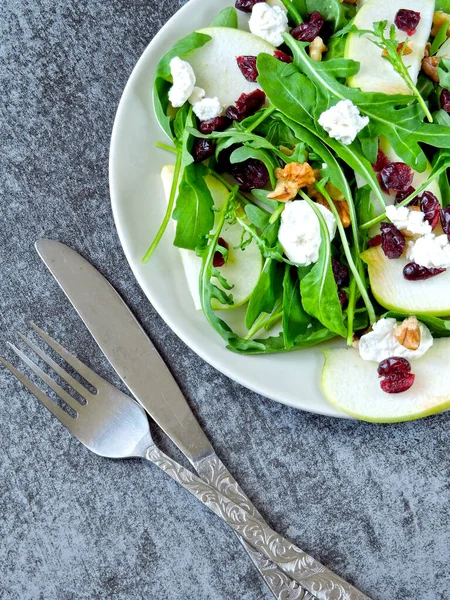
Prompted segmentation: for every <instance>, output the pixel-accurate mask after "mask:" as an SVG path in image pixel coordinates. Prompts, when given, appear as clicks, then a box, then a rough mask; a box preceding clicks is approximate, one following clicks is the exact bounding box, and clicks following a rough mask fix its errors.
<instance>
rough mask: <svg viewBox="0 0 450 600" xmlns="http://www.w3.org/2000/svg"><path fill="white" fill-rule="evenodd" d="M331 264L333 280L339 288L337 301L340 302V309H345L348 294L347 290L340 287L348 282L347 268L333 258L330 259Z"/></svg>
mask: <svg viewBox="0 0 450 600" xmlns="http://www.w3.org/2000/svg"><path fill="white" fill-rule="evenodd" d="M331 266H332V269H333V275H334V280H335V281H336V285H337V286H338V288H339V291H338V296H339V302H340V303H341V306H342V309H345V308H346V307H347V304H348V296H347V292H346V291H345V290H343V289H340V288H343V287H345V286H347V285H348V283H349V273H348V268H347V267H346V266H345V265H344V264H342V263H341V262H339V261H338V260H336V259H335V258H333V259H332V262H331Z"/></svg>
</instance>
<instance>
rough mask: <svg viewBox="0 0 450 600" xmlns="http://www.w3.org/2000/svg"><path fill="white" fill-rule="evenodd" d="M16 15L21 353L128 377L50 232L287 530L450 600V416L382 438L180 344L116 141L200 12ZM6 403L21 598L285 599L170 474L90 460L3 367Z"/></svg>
mask: <svg viewBox="0 0 450 600" xmlns="http://www.w3.org/2000/svg"><path fill="white" fill-rule="evenodd" d="M206 1H212V0H205V2H206ZM0 4H1V14H0V97H1V102H0V191H1V197H2V209H1V212H0V257H1V258H0V265H1V266H0V282H1V283H0V323H1V353H2V354H4V353H6V354H7V356H10V353H9V352H8V351H7V349H6V348H5V343H6V341H7V340H8V339H13V338H14V336H15V332H16V330H22V331H24V330H26V329H27V327H28V322H29V321H30V320H31V319H34V320H36V321H37V322H38V323H39V324H41V325H43V326H45V327H46V328H47V329H48V330H49V331H50V333H52V334H53V335H54V336H55V337H56V338H57V339H60V340H62V341H64V342H65V343H66V344H67V345H69V346H70V348H71V349H73V350H75V351H76V352H77V353H78V355H79V356H80V358H81V359H82V360H85V361H87V362H88V363H89V364H91V365H95V368H96V369H97V370H98V371H99V372H100V374H102V375H104V376H106V377H107V378H108V379H109V380H110V381H112V382H114V383H117V379H116V378H115V376H114V375H113V373H112V372H111V369H110V368H109V367H108V365H107V363H106V361H105V360H104V359H103V358H102V356H101V354H100V352H99V350H98V349H97V347H96V345H95V344H94V343H93V342H92V340H91V339H90V336H89V334H88V333H87V332H86V330H85V329H84V328H83V327H80V322H79V320H78V318H77V316H76V315H75V313H74V311H73V309H72V308H71V307H70V305H69V303H68V302H67V301H66V300H65V298H64V297H63V295H62V293H61V292H60V291H59V289H58V287H57V285H56V284H55V282H54V281H53V280H52V279H51V277H50V276H49V275H48V273H47V271H46V269H45V267H44V266H43V264H42V263H41V262H40V260H39V258H38V257H37V255H36V253H35V252H34V250H33V242H34V241H35V240H36V239H38V238H40V237H43V236H48V237H51V238H55V239H59V240H61V241H63V242H66V243H68V244H70V245H72V246H73V247H74V248H76V249H77V250H79V251H81V252H82V253H83V254H84V255H85V256H86V257H88V258H89V259H90V260H91V261H92V262H93V263H94V264H95V265H97V266H98V267H99V268H100V269H101V270H102V272H103V273H104V274H105V275H106V276H107V277H108V278H109V279H110V281H111V282H112V283H113V284H114V285H115V286H116V287H117V288H118V289H119V290H120V292H121V293H122V294H123V296H124V297H125V298H126V300H127V302H128V303H129V305H130V307H131V308H132V309H133V310H134V312H135V313H136V314H137V315H138V317H139V319H140V321H141V322H142V324H143V326H144V327H145V328H146V330H147V331H148V332H151V336H152V338H153V340H154V341H155V343H156V345H157V347H158V348H159V350H160V351H161V353H162V355H163V356H164V358H165V359H166V360H167V362H168V363H169V365H170V367H171V369H172V371H173V373H174V375H175V377H176V379H177V381H178V382H179V384H180V386H181V388H182V389H183V391H184V392H185V394H186V396H187V398H188V400H189V403H190V404H191V406H192V407H193V409H194V411H195V413H196V415H197V416H198V418H199V419H200V422H201V423H202V425H203V427H204V428H205V430H206V432H207V434H208V436H209V437H210V439H211V440H212V442H213V444H214V446H215V448H216V449H217V452H218V454H219V455H220V456H221V457H222V458H223V460H224V462H225V463H226V464H227V466H228V467H229V469H230V470H231V472H232V473H234V475H235V476H236V478H237V479H238V480H239V481H240V482H241V484H242V486H243V488H244V489H245V490H246V491H247V493H248V494H249V496H250V497H251V498H252V499H253V500H254V502H255V504H256V506H257V507H258V508H259V509H260V510H261V512H262V513H263V514H264V515H265V516H266V518H267V519H268V521H269V522H270V523H271V525H273V526H274V527H275V528H276V529H278V530H279V531H280V532H282V533H283V534H286V535H287V536H288V537H289V538H291V539H292V540H294V541H295V542H297V543H298V544H299V545H301V546H302V547H303V548H304V549H305V550H307V551H309V552H310V553H311V554H313V555H314V556H315V557H316V558H318V559H319V560H321V561H322V562H324V563H325V564H327V565H328V566H330V567H331V568H332V569H334V570H335V571H337V572H338V573H339V574H341V575H342V576H343V577H345V578H347V579H349V580H352V581H354V582H355V584H356V585H357V586H358V587H359V588H360V589H361V590H363V591H364V592H366V593H367V594H368V595H369V596H371V597H372V598H374V599H375V600H418V599H419V598H420V600H448V598H449V597H450V592H449V589H450V576H449V564H450V544H449V541H450V535H449V505H450V487H449V474H450V473H449V467H450V451H449V450H450V428H449V419H450V417H449V415H440V416H436V417H432V418H429V419H426V420H423V421H420V422H414V423H407V424H402V425H395V426H375V425H369V424H364V423H357V422H350V421H341V420H335V419H330V418H323V417H316V416H313V415H309V414H305V413H302V412H298V411H295V410H291V409H289V408H286V407H284V406H281V405H279V404H276V403H274V402H271V401H268V400H265V399H264V398H261V397H259V396H257V395H255V394H253V393H251V392H249V391H247V390H246V389H244V388H242V387H240V386H239V385H237V384H235V383H233V382H232V381H230V380H229V379H227V378H226V377H224V376H222V375H220V374H219V373H218V372H217V371H215V370H214V369H213V368H211V367H210V366H208V365H207V364H205V363H204V362H203V361H202V360H200V359H199V358H198V357H197V356H196V355H195V354H193V353H192V352H191V351H190V350H189V349H188V348H187V347H186V346H185V345H184V344H183V343H182V342H181V341H180V340H179V339H177V338H176V336H175V335H174V334H173V333H172V332H171V331H170V330H169V329H168V328H167V326H166V325H165V324H164V323H163V322H162V320H161V319H160V318H159V316H158V315H157V314H156V313H155V311H154V310H153V309H152V307H151V306H150V305H149V303H148V301H147V300H146V298H145V297H144V295H143V293H142V292H141V290H140V288H139V287H138V285H137V283H136V281H135V280H134V278H133V276H132V274H131V271H130V269H129V267H128V265H127V262H126V260H125V258H124V255H123V253H122V250H121V247H120V244H119V240H118V238H117V234H116V231H115V228H114V224H113V219H112V215H111V210H110V205H109V198H108V146H109V137H110V132H111V128H112V124H113V119H114V113H115V110H116V106H117V104H118V101H119V98H120V95H121V92H122V89H123V87H124V85H125V83H126V81H127V78H128V76H129V74H130V72H131V70H132V68H133V66H134V64H135V63H136V61H137V59H138V58H139V56H140V55H141V53H142V51H143V50H144V48H145V47H146V45H147V44H148V42H149V41H150V39H151V38H152V36H153V35H154V34H155V33H156V32H157V31H158V30H159V29H160V28H161V26H162V25H163V24H164V22H165V21H166V20H167V19H168V18H169V17H170V15H171V14H172V13H174V12H175V11H176V10H177V8H179V6H180V5H181V4H182V2H179V1H174V2H168V1H167V0H148V1H144V0H126V1H125V0H106V1H103V2H99V1H94V0H77V1H75V0H53V1H51V2H50V1H49V0H2V2H1V3H0ZM0 409H1V412H0V439H1V451H0V598H1V599H2V600H38V599H39V600H69V599H73V600H97V599H98V600H105V599H117V600H140V599H143V600H144V599H145V600H166V599H170V600H261V599H263V598H264V599H266V598H267V599H269V598H271V595H270V594H269V592H268V591H267V589H266V588H265V586H264V584H263V583H262V580H261V579H260V578H259V575H258V574H257V572H256V571H255V570H254V568H253V566H252V565H251V563H250V561H249V560H248V558H247V556H246V555H245V554H244V552H243V551H242V549H241V547H240V545H239V543H238V541H237V540H236V538H235V536H234V535H232V533H231V532H230V531H229V530H228V529H227V528H226V527H225V526H224V525H222V524H221V523H220V522H219V521H218V520H217V519H216V518H215V517H214V516H213V515H212V514H210V513H209V512H208V511H207V510H205V509H204V508H203V507H202V506H201V505H199V504H198V503H197V502H196V501H195V500H193V499H191V498H190V497H189V496H188V495H187V494H186V493H185V492H183V491H182V490H181V489H179V488H178V487H177V485H176V484H175V483H173V482H172V481H171V480H169V479H168V478H167V477H166V476H165V475H164V474H162V473H161V472H158V470H157V469H156V468H149V467H147V466H145V465H143V464H141V463H140V462H138V461H126V462H113V461H108V460H104V459H100V458H97V457H96V456H94V455H93V454H91V453H89V452H88V451H87V450H85V449H84V448H83V447H82V446H81V445H80V444H79V443H78V442H77V441H76V440H74V439H73V438H71V436H70V435H69V434H68V433H67V432H66V431H65V430H64V429H63V428H62V427H61V426H60V425H59V424H58V423H57V422H56V420H54V419H52V418H51V417H50V415H49V414H48V413H46V412H45V410H44V409H43V408H42V407H41V406H39V405H38V403H37V402H36V401H35V400H34V399H32V398H31V397H30V396H29V395H28V393H26V392H25V391H24V390H23V389H22V387H21V386H20V385H19V384H18V383H17V382H16V381H14V380H13V379H12V378H11V377H9V376H8V375H7V374H6V373H5V371H4V370H3V369H1V370H0ZM172 452H173V451H172ZM173 455H174V456H175V457H178V454H177V453H175V452H173Z"/></svg>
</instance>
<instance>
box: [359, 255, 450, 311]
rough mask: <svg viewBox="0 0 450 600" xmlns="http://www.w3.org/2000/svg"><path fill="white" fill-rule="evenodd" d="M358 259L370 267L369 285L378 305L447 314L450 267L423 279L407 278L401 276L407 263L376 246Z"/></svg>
mask: <svg viewBox="0 0 450 600" xmlns="http://www.w3.org/2000/svg"><path fill="white" fill-rule="evenodd" d="M361 258H362V260H363V261H364V262H365V263H367V265H368V267H369V279H370V287H371V288H372V293H373V295H374V297H375V299H376V300H377V302H379V303H380V304H381V306H384V307H385V308H387V309H388V310H393V311H397V312H402V313H405V314H416V313H421V314H424V315H433V316H436V317H445V316H448V315H450V269H447V271H445V272H444V273H441V274H440V275H437V276H436V277H432V278H431V279H427V280H425V281H408V280H407V279H405V278H404V277H403V269H404V267H405V265H407V264H408V262H409V261H408V260H407V259H406V258H404V257H401V258H396V259H392V260H391V259H389V258H387V256H386V255H385V254H384V252H383V250H382V248H381V246H377V247H376V248H370V249H369V250H366V251H365V252H363V253H362V254H361Z"/></svg>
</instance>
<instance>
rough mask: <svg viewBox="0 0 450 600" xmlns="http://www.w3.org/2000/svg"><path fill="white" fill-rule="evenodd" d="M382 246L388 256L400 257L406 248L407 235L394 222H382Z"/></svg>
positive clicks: (392, 257)
mask: <svg viewBox="0 0 450 600" xmlns="http://www.w3.org/2000/svg"><path fill="white" fill-rule="evenodd" d="M381 247H382V248H383V252H384V253H385V255H386V256H387V257H388V258H391V259H395V258H400V256H401V255H402V254H403V252H404V250H405V248H406V240H405V236H404V235H403V233H402V232H401V231H400V230H399V229H397V227H396V226H395V225H393V224H392V223H381Z"/></svg>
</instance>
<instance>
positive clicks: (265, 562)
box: [193, 453, 315, 600]
mask: <svg viewBox="0 0 450 600" xmlns="http://www.w3.org/2000/svg"><path fill="white" fill-rule="evenodd" d="M193 465H194V467H195V470H196V471H197V473H198V474H199V475H200V477H201V478H202V479H203V481H205V482H206V483H207V484H208V485H210V486H212V487H213V488H215V489H216V490H218V491H219V492H220V493H221V494H223V495H224V496H227V497H228V498H229V499H230V500H232V501H233V502H234V503H235V504H237V505H238V506H240V507H241V508H243V509H244V510H245V511H246V512H248V513H250V514H251V515H252V516H254V517H255V518H257V519H261V520H262V519H263V517H262V516H261V514H260V513H259V512H258V510H257V509H256V507H255V506H254V505H253V503H252V502H251V500H250V499H249V498H248V497H247V496H246V494H245V493H244V491H243V490H242V489H241V488H240V486H239V484H238V483H237V481H236V480H235V479H234V477H233V476H232V475H231V474H230V472H229V471H228V469H227V468H226V466H225V465H224V464H223V462H222V461H221V460H220V458H219V457H218V456H217V454H215V453H213V454H211V455H209V456H207V457H206V458H204V459H202V460H200V461H198V462H194V463H193ZM236 535H237V537H238V539H239V541H240V543H241V544H242V546H243V547H244V550H245V551H246V552H247V554H248V556H249V558H250V560H251V561H252V563H253V564H254V565H255V567H256V568H257V569H258V571H259V573H260V575H261V576H262V578H263V580H264V582H265V584H266V585H267V587H268V588H269V589H270V591H271V592H272V594H273V595H274V596H275V598H277V600H315V596H312V595H311V594H310V593H309V592H308V591H306V590H305V589H303V588H302V587H301V586H300V584H299V583H298V582H297V581H294V580H293V579H291V578H290V577H288V576H287V575H286V574H285V573H283V571H281V569H280V568H279V567H278V566H277V565H276V564H275V563H274V562H272V561H271V560H269V559H268V558H266V557H265V556H264V555H263V554H261V552H259V551H257V550H255V549H254V548H253V547H252V546H251V545H250V544H249V543H248V542H246V541H245V540H244V539H243V538H242V537H241V536H240V535H239V534H238V533H236Z"/></svg>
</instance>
